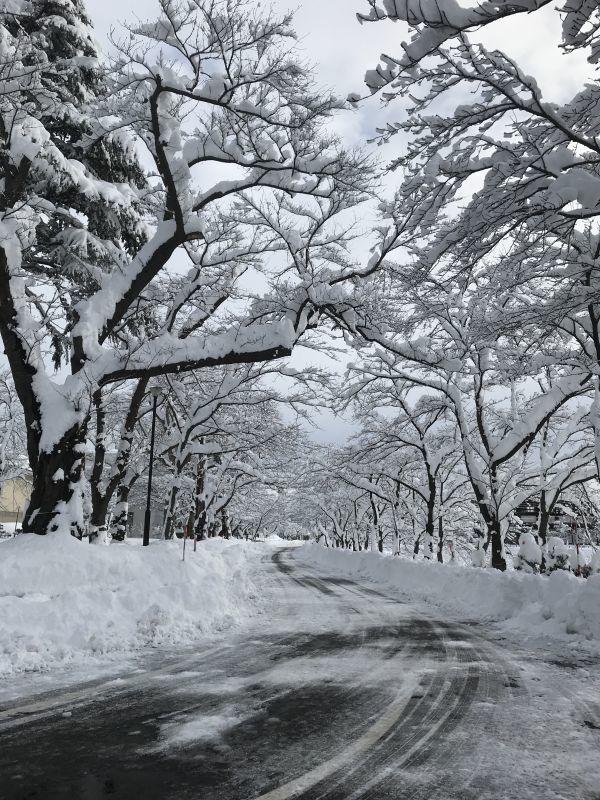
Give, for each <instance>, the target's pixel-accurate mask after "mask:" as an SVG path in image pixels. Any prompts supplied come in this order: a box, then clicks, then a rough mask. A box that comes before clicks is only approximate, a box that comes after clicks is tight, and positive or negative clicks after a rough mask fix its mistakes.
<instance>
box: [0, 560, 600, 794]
mask: <svg viewBox="0 0 600 800" xmlns="http://www.w3.org/2000/svg"><path fill="white" fill-rule="evenodd" d="M264 585H265V597H264V602H265V605H268V608H267V609H265V611H264V613H263V614H262V615H261V617H260V618H259V620H258V621H257V622H256V623H254V624H251V625H250V626H249V629H248V631H246V632H245V633H244V634H243V635H236V636H234V637H230V638H228V639H227V640H226V641H225V643H222V644H220V645H217V646H214V647H212V648H210V649H205V650H204V651H202V652H195V651H193V650H186V651H182V652H180V653H178V654H176V655H174V654H169V655H168V656H167V655H164V654H163V655H162V658H158V657H157V655H156V654H155V656H154V659H153V661H154V663H153V666H152V668H151V669H149V670H146V671H144V672H141V673H138V672H136V673H133V674H129V675H127V674H125V675H123V676H120V677H119V678H118V679H116V680H111V681H96V682H90V683H87V684H81V685H78V686H74V687H70V688H69V689H68V690H62V691H60V692H55V693H47V694H44V695H40V696H36V697H32V698H28V699H26V700H22V701H19V702H18V703H13V704H9V705H5V706H4V707H3V708H0V744H1V747H0V797H1V798H2V800H26V798H27V799H28V798H43V799H44V800H55V799H58V798H69V800H79V799H80V798H81V800H92V799H95V798H105V797H112V798H128V800H130V799H134V798H140V799H142V800H154V799H155V798H156V799H157V800H158V798H160V799H161V800H171V799H172V800H179V799H180V798H181V799H183V798H194V799H196V798H197V799H198V800H246V798H248V800H250V798H254V799H255V800H257V799H260V800H288V798H302V799H303V800H334V798H335V799H339V800H355V799H356V800H359V798H371V799H372V800H379V799H380V798H381V799H382V800H383V798H411V800H421V799H422V800H425V798H427V799H428V800H430V799H431V798H434V799H435V798H437V800H449V799H450V798H457V800H458V799H459V798H460V800H470V798H473V800H474V799H475V798H478V800H480V799H481V798H490V800H491V798H511V797H515V798H517V797H519V798H520V799H522V798H529V797H530V798H535V800H541V798H563V797H567V796H571V797H577V798H581V800H583V798H587V797H589V798H590V800H592V798H594V796H595V797H596V800H597V798H598V797H600V793H599V794H597V795H594V790H593V785H592V783H590V782H589V781H586V780H584V779H583V778H582V777H581V775H580V774H579V773H578V772H577V770H576V769H573V770H569V769H564V768H563V769H558V768H557V769H552V767H551V764H550V763H548V764H545V763H544V754H543V752H541V750H540V742H539V735H540V731H539V727H538V721H539V711H540V701H539V698H537V695H536V696H533V695H532V689H531V687H532V686H535V685H536V684H535V682H534V681H535V679H536V677H537V678H539V676H536V674H535V672H536V669H534V667H532V664H531V663H526V662H524V659H523V655H522V654H520V655H518V656H517V655H515V654H514V653H513V654H511V653H510V652H509V651H508V650H507V648H506V646H504V647H500V646H498V645H497V644H494V643H492V642H490V641H488V640H486V639H485V638H484V637H483V636H481V635H479V633H478V632H477V629H476V628H473V627H466V626H463V625H456V624H449V623H445V622H442V621H439V620H435V619H432V618H430V617H429V616H427V615H425V614H423V613H418V612H417V611H415V610H414V609H412V608H411V607H409V606H407V605H406V604H403V603H401V602H399V601H398V600H397V599H396V598H392V597H388V596H386V595H385V594H384V593H381V592H379V591H378V590H377V588H374V587H372V586H362V585H359V584H357V583H354V582H352V581H347V580H343V579H339V578H336V577H335V576H327V575H319V574H317V573H316V572H315V571H314V570H311V569H310V568H308V567H306V566H305V565H303V564H302V561H301V555H298V554H296V553H294V552H292V551H290V550H278V551H275V552H273V553H272V554H271V552H270V551H269V553H265V563H264ZM544 669H545V668H544ZM544 680H546V681H547V680H549V673H544ZM557 685H558V683H557ZM544 708H546V706H543V709H544ZM548 708H550V706H549V705H548ZM543 709H542V710H543ZM534 710H535V713H534ZM545 713H546V712H545ZM549 714H551V710H548V711H547V713H546V717H545V719H546V722H551V721H552V720H551V717H550V716H548V715H549ZM582 727H583V726H582ZM576 731H577V733H578V735H579V734H580V733H581V735H582V736H583V735H584V734H585V736H588V737H589V736H592V737H593V736H594V735H595V733H594V729H593V726H589V728H588V730H587V731H580V730H579V728H576ZM568 733H569V736H571V737H572V733H573V730H572V729H569V731H568ZM536 737H537V740H536ZM555 740H556V742H558V743H559V744H560V732H559V731H558V732H557V731H556V730H553V731H552V733H551V734H550V735H549V736H546V737H545V742H546V744H547V748H546V749H547V757H548V759H551V758H553V757H554V756H553V753H554V748H555ZM585 741H588V740H587V739H586V740H585ZM519 759H520V761H519ZM516 765H519V769H520V772H519V769H517V770H515V766H516ZM511 768H512V769H511ZM599 787H600V784H599Z"/></svg>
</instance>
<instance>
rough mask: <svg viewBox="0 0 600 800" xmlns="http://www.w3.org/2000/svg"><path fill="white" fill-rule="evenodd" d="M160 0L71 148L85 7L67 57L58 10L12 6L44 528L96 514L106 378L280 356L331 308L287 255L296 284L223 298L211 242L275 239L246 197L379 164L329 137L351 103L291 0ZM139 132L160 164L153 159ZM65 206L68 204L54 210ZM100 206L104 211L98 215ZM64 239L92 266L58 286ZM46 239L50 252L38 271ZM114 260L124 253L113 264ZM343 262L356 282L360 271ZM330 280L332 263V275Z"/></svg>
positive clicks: (33, 412) (88, 63)
mask: <svg viewBox="0 0 600 800" xmlns="http://www.w3.org/2000/svg"><path fill="white" fill-rule="evenodd" d="M159 5H160V16H159V18H158V20H157V21H156V22H154V23H148V24H140V25H138V26H137V27H135V28H134V29H132V31H131V35H128V36H127V37H125V39H124V40H123V43H121V44H120V46H119V54H118V57H117V59H116V61H115V63H114V64H113V65H112V67H111V69H110V70H109V71H108V72H107V73H106V74H105V75H103V78H102V80H103V84H102V87H101V89H99V90H98V91H96V90H95V89H94V90H92V89H90V88H88V87H87V84H86V83H85V82H84V81H83V80H82V81H78V84H80V85H81V87H82V88H81V91H82V92H83V95H82V97H81V98H80V102H78V103H77V112H79V113H80V114H82V115H83V117H84V122H85V124H83V125H81V126H80V128H79V129H77V137H78V138H77V139H76V141H75V142H73V143H71V142H70V141H67V144H68V145H69V146H68V147H67V146H65V141H63V140H68V139H69V135H68V134H64V135H63V136H62V139H61V135H62V134H60V133H59V131H60V126H59V125H58V122H57V121H58V120H60V119H67V121H68V122H69V125H70V126H71V127H73V122H74V121H77V120H76V115H75V112H73V110H72V109H73V104H72V103H71V105H69V101H67V100H66V99H65V96H64V95H65V91H66V89H65V87H68V85H69V75H72V74H73V70H74V69H75V68H79V69H81V70H87V69H90V70H95V69H96V68H97V67H98V64H97V61H96V60H95V56H94V54H93V52H92V49H91V44H90V35H89V31H88V30H87V28H86V22H85V19H84V17H83V16H82V12H81V8H80V6H79V5H72V8H71V7H70V6H69V4H68V3H66V4H62V5H61V6H60V8H61V9H62V11H61V13H64V14H67V12H68V14H69V15H70V16H68V18H66V17H65V19H67V22H66V23H65V24H66V25H67V27H68V29H69V42H70V43H71V45H72V46H71V47H70V48H68V49H67V50H65V52H63V53H60V54H59V53H57V54H56V59H55V60H54V61H50V59H49V58H47V57H46V54H45V50H44V47H43V46H42V45H43V41H42V39H41V38H40V37H41V36H45V35H47V36H50V33H49V30H50V27H51V26H52V25H54V24H57V23H56V20H55V19H54V17H55V15H54V16H53V15H51V16H52V20H50V21H49V22H48V25H46V27H45V28H44V26H41V28H42V29H43V30H42V32H41V33H40V32H39V31H38V30H36V26H35V25H34V23H33V22H31V23H29V22H28V19H29V17H30V16H31V15H32V13H33V12H32V7H31V6H30V4H29V3H26V2H25V0H23V3H22V4H20V5H19V4H17V6H18V7H17V6H15V4H12V5H11V7H10V11H5V12H3V14H2V17H1V20H0V21H1V23H2V28H1V31H0V41H1V50H0V72H1V74H2V78H3V83H4V91H3V93H2V97H1V99H0V103H1V108H0V112H1V117H2V129H1V131H0V133H1V136H2V154H1V158H0V166H1V169H2V178H3V193H2V196H1V198H0V200H1V202H0V215H1V216H0V225H1V233H2V236H1V239H0V309H1V310H0V334H1V335H2V339H3V343H4V348H5V352H6V355H7V358H8V361H9V364H10V369H11V373H12V376H13V380H14V383H15V388H16V391H17V394H18V396H19V399H20V402H21V404H22V407H23V411H24V415H25V420H26V426H27V432H28V452H29V460H30V464H31V467H32V471H33V491H32V497H31V503H30V506H29V509H28V512H27V515H26V518H25V521H24V528H25V530H28V531H33V532H36V533H46V532H47V531H49V530H53V529H57V528H59V527H63V528H64V529H71V530H73V529H79V528H80V527H81V525H82V506H81V504H82V497H83V494H84V486H83V482H84V474H83V467H84V463H83V462H84V458H83V456H84V451H85V446H86V445H85V441H86V436H87V432H88V428H89V426H90V419H91V415H92V413H93V409H94V406H96V407H99V405H100V403H101V400H100V401H99V400H98V393H99V392H104V391H105V390H106V387H109V386H111V385H113V384H115V383H119V382H123V381H143V380H147V379H150V378H153V377H155V376H159V375H163V374H166V373H169V374H175V373H180V372H182V371H185V370H192V369H201V368H204V367H207V366H215V365H219V364H222V365H225V364H235V363H240V362H242V363H243V362H255V361H268V360H272V359H275V358H280V357H281V356H284V355H286V354H289V353H290V352H291V349H292V347H293V346H294V344H295V343H296V341H297V340H298V339H299V337H301V336H302V335H303V334H304V333H305V332H306V331H307V329H309V328H310V327H312V326H314V325H315V324H316V322H317V321H318V317H319V307H320V303H322V302H323V291H322V290H321V291H320V292H319V293H318V294H317V295H315V293H314V292H313V282H316V283H318V284H319V285H320V284H321V283H322V279H321V277H320V276H318V275H316V274H315V272H314V270H313V271H312V272H311V273H310V275H311V278H310V280H307V275H308V274H309V273H308V272H307V270H306V269H305V270H304V272H303V273H302V275H300V276H298V271H297V262H296V261H295V260H294V259H293V258H292V266H293V267H294V268H295V273H291V272H290V271H289V270H288V264H287V263H286V264H284V265H283V266H282V267H281V269H283V270H285V272H286V273H287V275H288V282H287V286H286V289H285V291H283V290H282V286H283V285H282V283H281V282H279V283H278V289H277V291H275V292H272V293H270V294H269V291H268V289H267V292H266V294H265V297H264V298H262V299H258V300H254V301H252V300H251V298H249V297H246V300H247V302H242V303H241V304H240V302H239V298H236V299H235V303H234V304H233V306H232V308H231V310H230V312H229V314H225V313H224V310H223V308H220V309H217V308H216V307H215V306H216V305H218V303H216V298H215V294H214V293H213V292H212V291H211V288H210V284H211V281H210V280H209V281H207V274H210V276H211V278H213V277H214V276H213V275H212V274H211V270H210V269H208V270H206V269H205V268H204V267H205V265H204V263H203V253H204V248H205V246H206V244H207V243H208V242H216V241H223V226H224V225H225V226H226V227H227V225H229V226H230V227H229V232H230V233H229V237H227V236H226V237H225V238H226V248H227V249H228V250H229V252H228V253H225V252H223V253H222V259H221V260H222V262H223V263H224V262H225V260H227V263H228V264H230V265H231V264H233V263H234V262H236V261H237V260H238V259H239V258H240V257H243V255H244V254H246V253H249V252H254V253H256V251H257V249H259V248H258V245H257V242H256V238H255V230H254V228H253V227H252V226H250V225H248V226H247V227H246V229H245V230H244V229H243V227H241V228H236V231H234V232H233V233H232V232H231V225H233V224H234V223H233V222H232V220H233V219H235V225H236V226H243V219H240V217H243V214H241V213H240V209H241V205H240V204H243V203H244V202H249V203H251V204H252V207H253V208H255V207H256V206H257V203H261V202H271V203H272V204H273V205H272V207H277V205H280V204H281V203H282V202H287V200H285V201H284V199H283V198H284V197H290V198H293V197H298V196H303V197H315V198H317V199H318V202H319V203H320V204H321V207H322V208H323V207H326V206H328V205H329V206H334V207H335V208H336V210H339V209H340V208H342V207H346V208H347V207H351V206H352V205H353V204H354V203H355V202H356V201H357V199H358V198H359V197H360V193H361V188H360V187H361V180H362V174H364V171H365V170H368V167H367V165H365V164H364V163H363V162H360V161H357V160H356V159H355V158H354V157H350V156H348V155H346V154H345V153H344V152H343V151H342V150H341V148H340V147H339V145H338V144H337V142H336V141H335V140H333V139H332V138H331V137H327V136H325V135H324V133H323V121H324V120H325V119H326V117H327V115H328V114H330V113H331V111H332V110H334V109H335V107H336V106H337V105H338V103H337V101H335V100H334V99H332V98H329V97H324V96H323V95H322V94H320V93H318V92H317V91H316V90H315V88H314V87H313V85H312V82H311V79H310V75H309V74H308V73H307V72H306V70H304V69H303V68H302V67H301V66H300V65H299V63H298V60H297V59H296V57H295V55H294V53H293V51H292V50H291V48H290V43H291V42H292V40H293V31H292V28H291V20H290V18H289V17H288V16H285V17H282V18H278V17H276V16H274V15H270V14H267V15H263V14H262V12H259V10H257V8H255V7H254V6H252V5H250V4H245V3H242V4H239V3H238V4H232V3H229V2H225V0H222V1H221V2H214V3H211V4H209V5H206V4H205V3H200V2H192V3H190V4H188V5H187V6H185V7H183V6H181V7H180V6H178V5H176V4H174V3H172V2H170V0H163V2H162V3H160V4H159ZM48 8H50V5H49V6H48ZM71 12H72V13H71ZM21 18H23V20H24V21H22V20H21ZM26 22H27V24H25V23H26ZM60 24H62V23H60ZM44 31H45V33H44ZM71 34H72V35H71ZM78 42H81V44H79V43H78ZM80 131H81V135H80ZM73 136H75V134H73ZM115 142H119V143H120V144H119V148H120V149H119V150H118V152H120V153H123V154H124V155H123V158H124V159H125V160H126V162H127V165H128V166H127V168H126V166H125V165H124V164H123V165H119V166H120V167H121V166H122V169H121V174H120V175H118V176H117V177H115V175H114V173H112V172H108V173H107V172H106V170H105V169H104V167H105V166H106V165H107V164H108V163H110V162H111V153H113V152H114V148H113V145H112V144H111V143H115ZM71 144H72V146H71ZM114 147H116V145H114ZM136 148H137V149H138V152H140V158H139V162H140V163H141V162H143V163H144V164H148V167H147V168H146V169H145V170H144V174H143V175H139V174H138V173H137V167H135V165H136V164H137V163H138V159H137V158H136ZM99 153H100V154H102V156H100V155H98V154H99ZM125 154H127V157H126V156H125ZM103 159H104V160H103ZM131 165H133V166H132V172H131V174H129V166H131ZM111 166H114V164H111ZM217 168H218V169H217ZM118 171H119V170H117V172H118ZM217 172H218V175H217ZM142 178H143V179H144V180H142ZM267 195H268V196H269V197H270V198H271V200H269V201H267V198H266V196H267ZM236 203H237V206H236V208H237V211H236V212H235V214H234V215H233V216H232V215H231V213H230V211H229V209H230V208H231V207H232V206H235V205H236ZM63 209H66V217H65V215H63V217H64V219H63V222H62V223H60V224H57V225H54V222H53V221H54V220H56V219H57V218H58V217H60V216H61V215H62V212H63ZM94 209H101V210H102V211H101V214H100V213H98V215H96V216H99V217H101V219H100V220H97V219H96V216H95V214H96V212H95V211H94V213H92V210H94ZM88 211H89V212H90V216H89V217H88ZM223 215H224V216H223ZM236 215H237V216H236ZM140 219H141V220H142V221H143V224H141V222H140V224H138V220H140ZM222 219H225V220H229V222H227V221H226V222H222V221H221V220H222ZM123 220H125V221H126V222H127V223H128V224H129V223H130V222H131V221H134V222H135V223H136V224H135V226H134V232H135V235H133V234H132V235H131V236H129V234H126V233H125V230H124V227H125V226H124V223H123ZM50 223H52V225H53V227H52V231H50V232H49V231H48V225H49V224H50ZM103 226H104V227H103ZM119 226H121V227H119ZM108 229H110V230H108ZM232 236H233V237H234V238H237V241H236V244H235V246H234V249H233V251H232V250H231V239H232ZM265 236H266V239H265ZM265 236H263V237H262V239H261V244H260V249H261V250H263V251H264V252H265V253H266V255H268V253H269V251H270V249H271V246H270V242H271V238H272V237H270V236H269V234H268V233H266V234H265ZM111 237H112V238H111ZM72 242H74V243H76V244H77V247H71V243H72ZM55 244H56V246H57V248H58V251H57V253H54V252H53V251H52V248H51V246H50V245H52V246H54V245H55ZM296 244H297V246H296V251H299V250H303V251H304V250H305V249H306V247H307V246H308V244H309V243H307V242H306V241H305V240H303V239H302V236H301V235H299V236H297V242H296ZM63 245H64V248H65V249H67V250H68V253H69V255H70V256H73V257H74V258H73V259H72V263H73V264H77V265H78V266H73V268H72V269H71V270H70V271H65V272H63V273H62V275H61V280H60V286H59V287H58V288H56V287H54V289H53V291H52V292H49V291H48V279H47V273H48V272H51V273H54V272H56V271H57V270H58V269H60V266H61V263H62V261H61V259H62V258H63V256H64V254H63V252H62V250H61V249H60V248H61V247H63ZM84 245H85V247H84ZM331 247H333V245H331ZM217 248H218V245H217ZM41 252H44V253H47V254H48V258H49V260H50V262H51V263H50V264H49V266H47V267H44V269H42V270H41V271H40V269H39V265H37V264H36V263H35V257H36V253H41ZM75 256H76V258H75ZM100 256H101V257H100ZM103 259H106V260H107V261H108V262H110V264H109V266H108V267H106V268H105V269H102V265H101V263H100V262H101V261H102V260H103ZM185 262H187V264H186V263H185ZM262 264H263V265H265V268H266V260H265V259H263V262H262ZM223 269H225V266H223ZM186 270H187V275H186V274H185V271H186ZM338 272H339V275H340V280H341V281H344V280H345V279H346V274H345V272H344V268H343V267H342V269H341V270H338ZM182 273H183V274H182ZM294 274H295V276H296V278H295V279H294ZM229 276H230V280H229V292H228V293H227V296H232V290H231V282H232V281H233V283H234V284H237V283H238V282H239V272H238V271H236V270H235V269H232V268H231V267H230V268H229ZM266 280H267V284H269V275H268V270H267V272H266ZM332 280H333V277H332V276H331V274H328V276H327V281H328V284H327V285H331V284H332ZM235 291H238V290H237V289H236V290H235ZM336 291H337V294H338V296H339V295H340V292H341V293H342V294H343V291H342V290H341V289H340V287H339V286H337V287H336ZM330 294H331V293H330V292H329V293H327V292H326V299H327V300H328V301H329V300H331V297H330ZM207 318H208V322H207ZM59 340H60V341H62V342H63V344H62V348H63V352H68V355H69V365H68V369H69V374H68V375H66V376H65V374H64V372H60V373H56V374H53V371H52V366H51V357H52V353H53V348H54V351H56V344H54V345H53V342H54V343H56V342H57V341H59ZM125 434H126V438H127V435H128V433H127V431H125Z"/></svg>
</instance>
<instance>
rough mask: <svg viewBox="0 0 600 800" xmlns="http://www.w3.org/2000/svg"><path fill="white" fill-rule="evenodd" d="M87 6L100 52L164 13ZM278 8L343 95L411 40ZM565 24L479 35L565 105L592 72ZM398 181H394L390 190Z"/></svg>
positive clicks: (378, 117)
mask: <svg viewBox="0 0 600 800" xmlns="http://www.w3.org/2000/svg"><path fill="white" fill-rule="evenodd" d="M262 5H263V7H264V6H265V5H267V4H266V3H263V4H262ZM87 7H88V10H89V13H90V16H91V18H92V21H93V23H94V26H95V30H96V37H97V39H98V41H99V43H100V45H101V47H107V46H108V35H109V32H110V30H111V27H116V28H118V27H119V22H120V21H121V22H123V21H127V20H134V19H135V18H136V17H137V18H138V19H141V20H147V19H152V18H153V17H155V16H156V15H157V11H158V4H155V3H154V2H152V0H87ZM273 7H274V8H275V9H276V10H278V11H280V12H283V11H286V10H289V9H294V8H295V9H296V30H297V32H298V36H299V40H300V41H299V45H300V48H301V50H302V52H303V54H304V56H305V58H306V60H307V61H309V62H311V63H312V64H313V65H314V67H315V73H316V78H317V81H318V83H319V84H320V85H322V86H324V87H326V88H328V89H330V90H332V91H333V92H335V93H336V94H337V95H339V96H342V97H345V96H346V95H347V94H348V93H349V92H358V93H360V94H361V95H362V94H366V88H365V86H364V74H365V71H366V70H367V69H370V68H373V67H375V66H376V64H377V63H378V61H379V55H380V53H389V54H390V55H397V54H398V53H400V52H401V47H400V44H401V42H402V41H403V40H406V39H407V38H408V29H407V27H406V26H405V25H404V24H402V23H393V22H390V21H387V20H386V21H382V22H378V23H368V24H363V25H361V24H360V23H359V22H358V20H357V18H356V12H357V11H365V10H368V4H367V3H366V2H363V0H298V2H297V3H295V4H291V3H289V2H286V0H274V2H273ZM560 25H561V20H560V16H559V15H558V14H557V13H556V11H555V10H554V8H553V7H552V6H548V7H547V8H546V9H544V10H543V11H542V12H536V13H535V14H532V15H529V16H526V15H524V14H519V15H517V17H516V18H515V19H511V20H505V21H503V22H501V23H499V24H496V25H494V26H493V30H492V31H484V32H483V33H482V34H478V40H479V41H481V42H483V43H484V44H485V45H486V46H488V47H497V48H499V49H502V50H503V51H504V52H506V53H507V54H508V55H509V56H511V57H512V58H514V59H516V60H517V61H518V63H519V65H520V66H521V68H522V69H523V70H524V71H525V72H526V73H528V74H530V75H533V76H534V77H535V78H536V80H537V81H538V84H539V85H540V87H541V88H542V91H543V94H544V97H545V98H546V99H549V100H553V101H557V102H560V101H564V100H566V99H567V98H568V97H570V96H571V95H573V94H574V93H575V92H576V91H577V90H578V88H580V87H581V85H582V83H583V82H584V81H585V80H586V77H587V76H589V74H590V68H589V65H587V63H586V62H585V59H584V57H583V55H582V54H581V53H578V54H576V55H568V56H567V55H564V54H562V53H561V51H560V50H559V48H558V43H559V41H560ZM400 112H401V109H398V111H397V112H396V110H395V107H393V106H392V107H388V108H385V109H382V108H381V104H380V101H379V98H377V97H374V98H369V99H367V100H366V101H365V102H364V103H362V104H361V105H360V106H359V108H358V109H357V110H351V111H345V112H342V113H341V114H340V116H339V117H338V119H337V120H336V121H335V128H336V130H337V132H338V133H339V135H341V136H342V137H343V138H344V140H345V141H346V143H347V145H349V146H353V145H357V144H360V145H364V144H365V143H366V141H367V140H368V139H369V138H370V137H372V136H373V134H374V129H375V127H376V125H377V124H378V123H380V122H382V121H383V120H385V119H391V120H394V119H395V118H396V116H395V114H396V113H397V114H398V117H399V116H400V115H401V113H400ZM378 155H379V156H380V157H381V158H382V159H383V160H384V161H385V160H387V159H389V158H390V157H391V156H392V151H391V150H386V148H381V149H379V151H378ZM393 180H394V176H393V175H392V176H391V177H390V184H391V183H393ZM307 361H309V362H310V361H315V358H314V356H313V355H312V354H309V355H306V354H303V353H302V351H299V352H298V353H297V354H295V356H294V362H295V364H296V365H297V366H300V365H302V364H303V363H306V362H307ZM322 423H323V430H322V431H320V432H319V433H318V434H317V436H316V438H318V439H319V440H321V441H324V442H340V441H343V440H344V439H345V438H346V436H347V434H348V432H349V431H350V430H351V428H350V427H349V425H348V424H347V423H346V422H344V420H342V419H337V418H334V417H333V416H332V415H330V414H327V415H325V416H324V417H323V419H322Z"/></svg>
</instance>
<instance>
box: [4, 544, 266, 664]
mask: <svg viewBox="0 0 600 800" xmlns="http://www.w3.org/2000/svg"><path fill="white" fill-rule="evenodd" d="M264 547H265V545H264V544H262V545H260V544H259V545H257V544H253V543H246V542H239V541H223V540H221V539H213V540H210V541H208V542H201V543H199V544H198V550H197V552H196V553H194V552H193V548H192V546H191V544H190V543H189V542H188V544H187V547H186V557H185V561H182V553H181V548H182V545H181V542H177V541H174V542H163V541H152V542H151V543H150V546H149V547H146V548H143V547H142V546H141V541H140V540H129V541H127V542H125V543H123V544H111V545H110V546H100V545H98V546H90V545H89V544H87V543H82V542H79V541H77V540H76V539H73V538H71V537H65V538H57V537H56V536H47V537H38V536H18V537H16V538H15V539H11V540H8V541H4V543H3V546H2V548H1V551H0V675H2V674H4V675H6V674H10V673H15V672H22V671H27V670H48V669H55V668H57V667H60V666H64V665H67V664H76V663H85V664H87V665H91V664H92V663H96V662H98V661H99V660H102V659H114V658H120V657H121V656H123V655H124V654H127V653H132V652H134V651H136V650H138V649H140V648H143V647H148V646H151V647H167V646H170V645H184V644H186V643H190V642H194V641H196V640H198V638H199V637H201V636H204V635H207V634H213V633H215V632H217V631H222V630H224V629H227V628H231V627H234V626H238V625H239V624H240V623H242V622H243V621H244V620H245V619H246V618H247V617H248V615H249V614H250V613H251V612H252V608H253V606H254V605H255V604H256V603H258V592H257V590H256V586H255V583H254V581H253V572H254V571H255V569H256V567H257V565H258V561H259V560H260V558H261V556H262V555H263V553H264Z"/></svg>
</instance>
